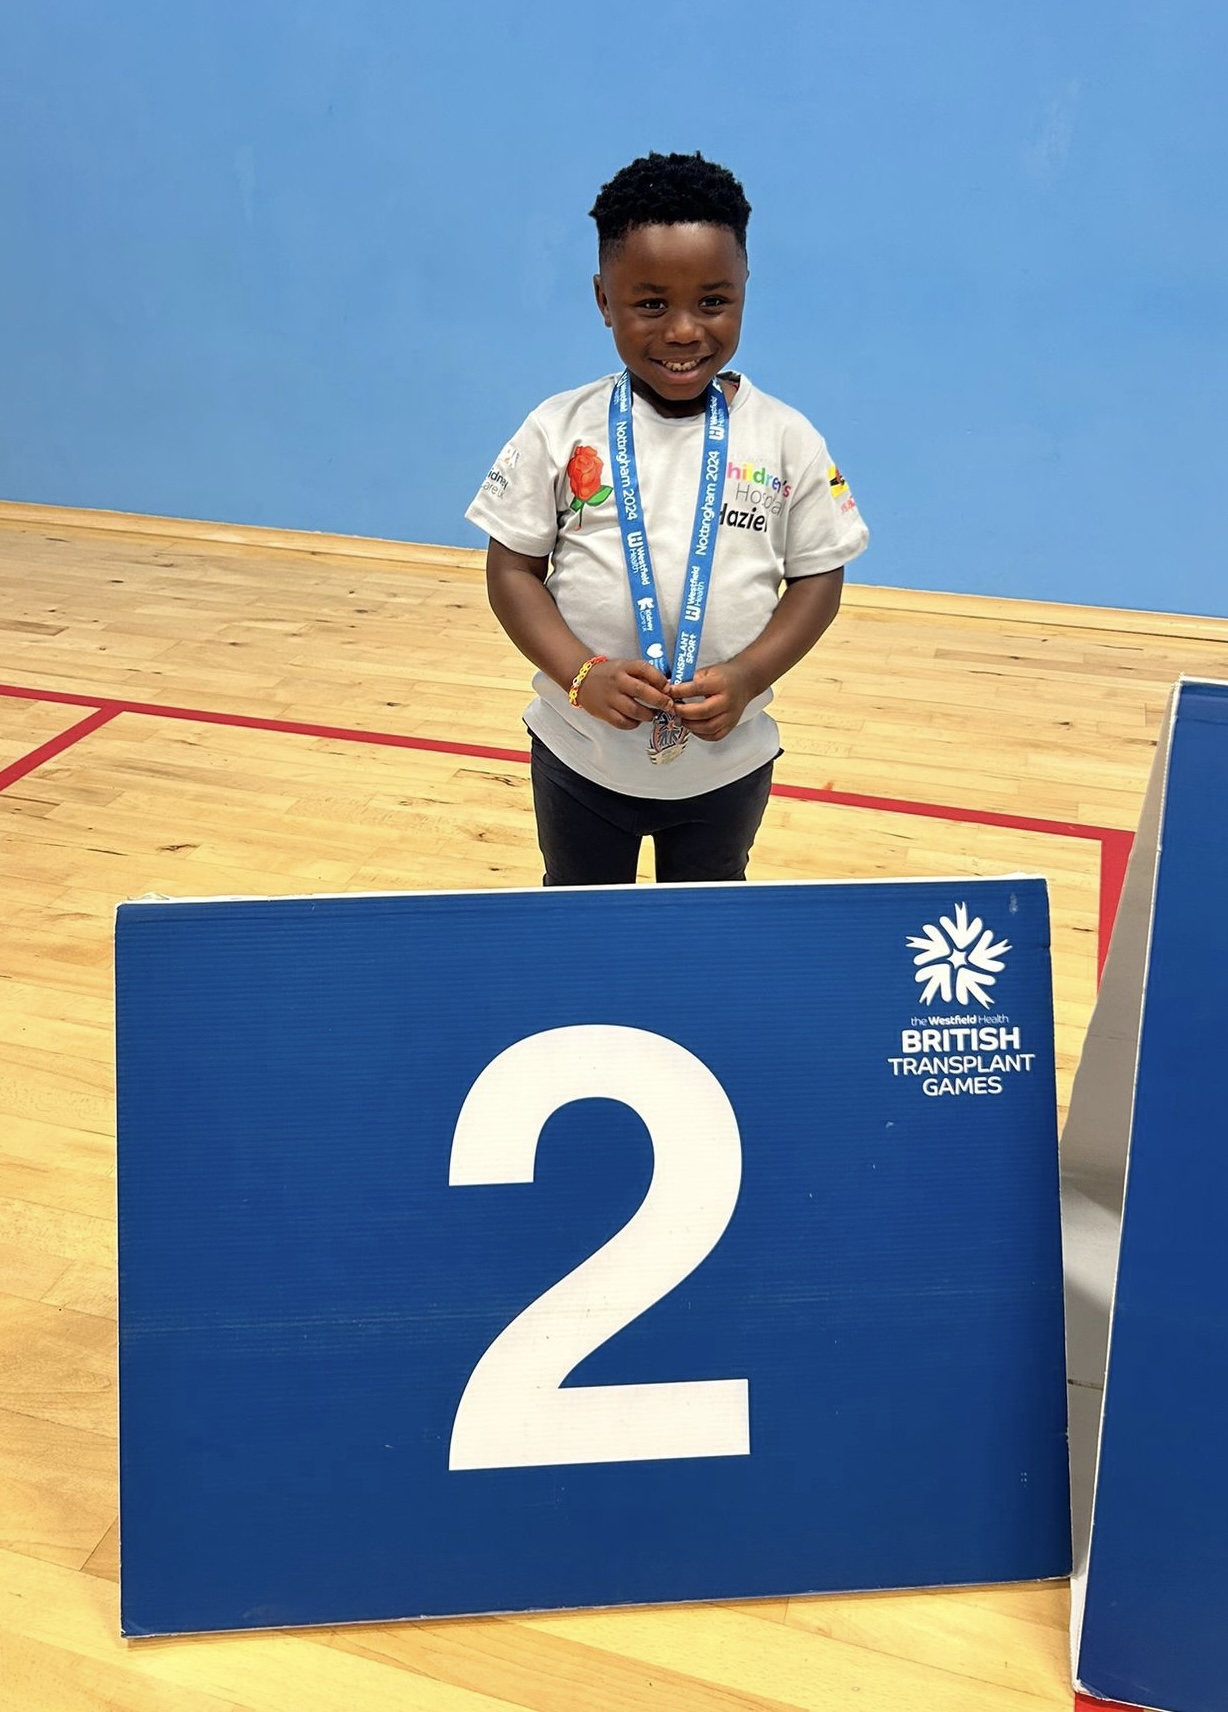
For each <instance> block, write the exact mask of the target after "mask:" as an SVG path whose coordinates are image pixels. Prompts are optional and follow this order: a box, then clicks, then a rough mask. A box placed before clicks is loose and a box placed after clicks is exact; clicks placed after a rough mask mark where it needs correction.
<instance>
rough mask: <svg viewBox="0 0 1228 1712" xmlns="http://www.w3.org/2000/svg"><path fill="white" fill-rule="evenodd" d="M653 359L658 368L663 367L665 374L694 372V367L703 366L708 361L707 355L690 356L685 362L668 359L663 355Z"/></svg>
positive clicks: (699, 367)
mask: <svg viewBox="0 0 1228 1712" xmlns="http://www.w3.org/2000/svg"><path fill="white" fill-rule="evenodd" d="M654 360H655V362H656V365H657V367H658V368H661V369H664V370H665V372H666V374H672V375H689V374H694V373H695V371H696V369H701V368H703V366H704V364H705V363H706V362H707V361H708V359H707V357H690V358H688V359H687V361H686V362H679V361H677V360H673V361H670V360H669V359H667V358H665V357H657V358H655V359H654Z"/></svg>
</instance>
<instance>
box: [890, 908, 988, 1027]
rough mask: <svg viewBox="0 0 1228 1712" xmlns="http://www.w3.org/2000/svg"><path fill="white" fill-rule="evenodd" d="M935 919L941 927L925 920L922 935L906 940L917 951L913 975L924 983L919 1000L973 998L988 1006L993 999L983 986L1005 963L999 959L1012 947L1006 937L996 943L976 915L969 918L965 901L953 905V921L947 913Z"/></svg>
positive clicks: (948, 1001)
mask: <svg viewBox="0 0 1228 1712" xmlns="http://www.w3.org/2000/svg"><path fill="white" fill-rule="evenodd" d="M938 920H939V923H940V927H935V926H934V925H933V923H932V922H927V923H926V926H925V929H924V937H923V938H920V939H917V938H913V939H910V940H909V941H908V943H909V945H910V946H911V947H912V948H913V949H914V950H915V951H916V953H917V955H916V956H915V957H914V958H913V962H914V963H915V964H916V965H917V976H916V978H917V980H918V981H921V982H923V983H924V991H923V992H922V994H921V1003H922V1004H923V1005H932V1004H933V1002H934V1000H935V998H941V1000H942V1002H943V1004H944V1005H949V1004H951V1003H952V1002H954V1003H955V1004H957V1005H966V1004H967V1003H968V1001H969V999H975V1000H976V1001H977V1003H978V1004H979V1005H983V1006H984V1007H985V1009H986V1010H988V1009H989V1007H990V1005H991V1003H992V1002H993V1001H992V1000H991V999H990V996H989V994H988V992H987V991H986V989H987V988H988V987H992V986H993V984H994V982H995V980H996V979H997V977H998V975H999V974H1000V972H1001V971H1002V969H1003V968H1004V967H1005V965H1004V963H1003V961H1002V959H1003V958H1004V956H1005V955H1006V953H1007V952H1008V951H1009V950H1010V948H1011V947H1010V942H1009V940H1005V939H1000V940H998V941H997V943H996V944H995V942H994V936H993V934H992V932H991V931H990V930H989V928H987V927H986V926H985V923H984V922H983V921H982V920H981V918H980V916H979V915H978V916H976V917H974V918H973V920H972V921H969V920H968V906H967V904H960V905H959V906H958V907H957V908H956V911H955V920H954V921H952V920H951V918H950V916H949V915H942V916H939V918H938Z"/></svg>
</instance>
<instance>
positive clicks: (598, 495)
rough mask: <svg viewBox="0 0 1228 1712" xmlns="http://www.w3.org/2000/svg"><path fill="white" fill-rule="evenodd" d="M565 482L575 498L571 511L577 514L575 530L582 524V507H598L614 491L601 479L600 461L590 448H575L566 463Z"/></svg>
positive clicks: (594, 451) (592, 448)
mask: <svg viewBox="0 0 1228 1712" xmlns="http://www.w3.org/2000/svg"><path fill="white" fill-rule="evenodd" d="M567 480H568V482H569V483H570V484H571V491H572V493H573V494H574V495H575V498H574V499H573V500H572V502H571V509H572V510H573V511H574V512H577V513H578V514H579V516H578V521H577V523H576V528H577V529H578V528H579V527H580V525H581V524H582V523H583V522H584V507H585V506H586V505H600V504H601V503H602V501H603V500H606V499H609V497H610V495H611V494H612V493H613V491H614V489H613V488H612V487H607V486H606V485H605V483H604V482H603V481H602V479H601V459H600V458H599V457H598V456H597V452H596V450H595V448H594V447H592V446H577V447H576V449H575V451H574V452H573V453H572V454H571V457H570V459H569V460H568V463H567Z"/></svg>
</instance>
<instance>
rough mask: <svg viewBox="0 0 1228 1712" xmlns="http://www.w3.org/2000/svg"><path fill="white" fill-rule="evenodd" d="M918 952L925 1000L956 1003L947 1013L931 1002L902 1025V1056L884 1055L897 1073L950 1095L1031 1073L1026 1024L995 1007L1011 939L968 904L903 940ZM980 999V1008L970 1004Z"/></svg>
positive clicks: (995, 1090)
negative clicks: (908, 1023)
mask: <svg viewBox="0 0 1228 1712" xmlns="http://www.w3.org/2000/svg"><path fill="white" fill-rule="evenodd" d="M906 944H907V947H908V949H909V950H910V951H911V952H912V953H913V959H912V960H913V964H914V977H913V978H914V980H915V981H916V982H917V984H918V986H919V987H920V988H921V993H920V1003H921V1004H922V1005H925V1006H929V1007H935V1006H937V1005H943V1006H950V1005H953V1006H955V1007H956V1009H955V1011H954V1012H952V1013H949V1014H938V1012H937V1011H936V1010H935V1009H933V1008H931V1010H930V1012H929V1014H928V1015H926V1016H914V1017H913V1018H912V1019H911V1023H912V1026H911V1027H910V1028H905V1029H901V1030H900V1050H899V1055H898V1056H891V1057H889V1058H888V1060H887V1062H888V1064H889V1065H890V1066H891V1074H892V1075H893V1076H895V1077H900V1078H909V1077H913V1078H915V1079H916V1081H917V1083H918V1085H919V1086H920V1088H921V1091H922V1093H923V1094H926V1095H928V1096H929V1097H930V1098H931V1099H937V1098H941V1097H943V1096H946V1095H965V1094H971V1095H974V1096H975V1095H985V1094H1001V1093H1003V1092H1004V1090H1005V1088H1006V1086H1007V1081H1008V1079H1009V1078H1010V1077H1011V1076H1016V1075H1021V1074H1022V1075H1027V1074H1028V1073H1030V1071H1031V1069H1032V1065H1033V1064H1034V1062H1035V1060H1036V1054H1035V1053H1034V1052H1025V1051H1023V1050H1022V1048H1023V1039H1022V1032H1021V1030H1020V1029H1019V1028H1013V1027H1011V1026H1010V1020H1011V1019H1010V1017H1009V1016H1008V1015H1006V1014H1005V1012H993V1014H987V1013H989V1012H990V1008H991V1006H992V1005H993V1004H994V1003H995V1002H996V1001H995V996H994V994H993V991H992V989H993V988H994V986H995V985H996V984H997V980H998V977H999V975H1001V973H1002V971H1003V969H1004V968H1005V967H1006V957H1007V954H1008V953H1009V952H1010V950H1011V943H1010V940H1009V939H999V938H997V937H996V936H995V933H994V930H993V929H992V928H990V927H987V926H986V924H985V922H984V921H983V920H982V919H981V917H980V916H979V915H978V916H970V915H969V913H968V906H967V904H963V903H961V904H957V905H956V906H955V908H954V910H953V911H952V913H951V914H950V915H940V916H939V917H938V920H937V922H926V923H925V924H924V925H923V926H922V929H921V932H920V933H919V934H913V935H911V936H910V937H909V938H908V940H907V941H906ZM970 1005H977V1006H979V1007H980V1009H979V1011H976V1010H973V1011H967V1010H966V1007H968V1006H970Z"/></svg>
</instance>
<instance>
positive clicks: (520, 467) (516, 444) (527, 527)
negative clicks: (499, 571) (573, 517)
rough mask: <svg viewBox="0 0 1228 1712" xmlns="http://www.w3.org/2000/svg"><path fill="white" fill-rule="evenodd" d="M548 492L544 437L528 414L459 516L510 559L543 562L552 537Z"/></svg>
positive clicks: (554, 527)
mask: <svg viewBox="0 0 1228 1712" xmlns="http://www.w3.org/2000/svg"><path fill="white" fill-rule="evenodd" d="M554 488H555V471H554V469H553V467H552V465H551V461H550V456H549V451H548V448H547V444H546V436H545V434H544V433H543V431H542V427H541V424H540V422H539V421H538V419H537V413H536V412H534V414H533V415H532V416H530V417H529V418H528V420H527V421H526V422H525V423H524V425H523V427H521V428H519V429H518V430H517V432H516V434H515V435H514V436H513V438H512V439H510V440H509V441H508V443H507V445H506V446H504V448H503V450H502V451H501V452H500V453H499V456H498V457H497V458H496V459H495V461H494V463H493V464H492V465H491V467H490V473H489V474H488V475H487V477H486V480H485V481H484V482H483V483H482V485H481V487H480V488H479V489H478V491H477V494H476V495H475V497H474V500H473V503H472V505H470V507H469V509H468V510H467V511H466V512H465V516H466V517H467V518H468V519H469V521H470V523H476V524H477V526H478V528H479V529H482V530H485V532H486V534H487V535H490V536H493V538H494V539H495V540H496V541H501V542H502V543H503V545H504V546H505V547H510V548H511V550H512V551H513V552H514V553H526V554H528V555H529V556H530V557H532V558H535V559H537V558H543V557H545V556H546V555H547V554H549V553H550V552H552V551H553V549H554V543H555V538H556V536H557V534H558V513H557V511H556V509H555V492H554Z"/></svg>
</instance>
